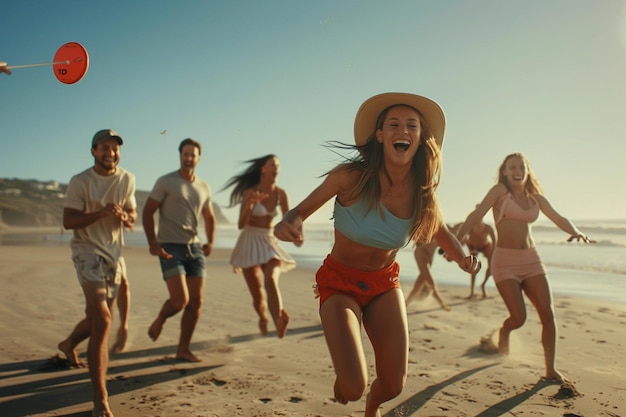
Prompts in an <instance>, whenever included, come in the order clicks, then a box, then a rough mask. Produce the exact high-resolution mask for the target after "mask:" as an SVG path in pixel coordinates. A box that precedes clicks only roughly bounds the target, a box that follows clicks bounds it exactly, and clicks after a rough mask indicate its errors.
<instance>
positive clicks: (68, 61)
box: [52, 42, 89, 84]
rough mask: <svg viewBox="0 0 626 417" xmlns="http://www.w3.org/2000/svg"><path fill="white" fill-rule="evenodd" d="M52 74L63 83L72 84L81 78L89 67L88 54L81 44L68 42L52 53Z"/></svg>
mask: <svg viewBox="0 0 626 417" xmlns="http://www.w3.org/2000/svg"><path fill="white" fill-rule="evenodd" d="M52 69H53V71H54V76H55V77H56V78H57V80H59V81H61V82H62V83H63V84H74V83H77V82H79V81H80V80H82V79H83V77H84V76H85V74H87V70H88V69H89V54H88V53H87V50H86V49H85V47H84V46H83V45H81V44H80V43H77V42H68V43H66V44H64V45H63V46H61V47H60V48H59V50H58V51H57V53H56V54H55V55H54V64H53V65H52Z"/></svg>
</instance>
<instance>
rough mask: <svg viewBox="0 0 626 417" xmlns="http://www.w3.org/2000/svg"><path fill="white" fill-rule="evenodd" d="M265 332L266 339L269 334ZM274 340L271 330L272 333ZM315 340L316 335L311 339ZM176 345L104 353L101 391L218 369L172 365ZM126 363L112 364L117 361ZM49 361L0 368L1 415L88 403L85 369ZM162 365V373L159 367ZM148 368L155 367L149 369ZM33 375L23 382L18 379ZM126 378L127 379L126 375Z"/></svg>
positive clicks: (198, 346) (203, 346) (83, 416)
mask: <svg viewBox="0 0 626 417" xmlns="http://www.w3.org/2000/svg"><path fill="white" fill-rule="evenodd" d="M307 333H319V334H322V328H321V326H319V325H317V326H307V327H300V328H290V329H289V331H288V335H296V334H307ZM271 335H272V333H270V334H269V335H268V336H271ZM273 335H274V336H275V332H273ZM268 336H261V335H258V334H249V335H240V336H233V337H229V338H228V339H225V340H208V341H201V342H194V343H192V345H191V348H192V350H196V351H202V350H207V349H210V348H211V347H214V346H216V345H219V344H237V343H245V342H250V341H253V340H258V339H261V338H266V337H268ZM311 337H317V335H311ZM175 352H176V345H171V346H160V347H155V348H150V349H142V350H137V351H129V352H122V353H118V354H111V355H110V363H109V369H108V380H107V388H108V391H109V396H111V397H113V396H115V395H118V394H123V393H127V392H131V391H135V390H140V389H143V388H146V387H150V386H153V385H157V384H161V383H167V382H171V381H173V380H176V379H178V378H184V377H190V376H194V375H197V374H201V373H203V372H207V371H211V370H212V369H216V368H219V367H221V366H223V365H222V364H212V365H202V363H200V364H198V363H194V364H191V363H189V362H183V361H177V360H176V359H175V358H174V357H173V356H168V355H173V354H174V353H175ZM129 359H130V360H134V361H131V362H132V363H129V364H123V365H116V364H115V363H116V362H118V361H121V360H124V361H128V360H129ZM49 362H50V360H48V359H43V360H32V361H23V362H13V363H6V364H0V409H1V410H2V417H12V416H15V417H18V416H20V417H21V416H24V415H31V414H41V413H46V412H51V411H52V410H57V409H61V408H67V407H71V406H75V405H78V404H83V403H90V402H91V400H92V398H91V381H90V380H89V374H88V371H87V369H76V368H69V369H68V368H63V367H59V368H54V367H50V366H49ZM163 366H166V367H167V369H163ZM151 368H158V370H156V371H152V372H151V371H150V369H151ZM33 374H36V375H37V378H36V379H35V380H32V379H33V378H29V381H28V382H23V381H20V380H19V379H20V378H21V377H25V376H29V375H33ZM129 374H131V375H132V376H126V375H129ZM55 415H57V416H58V417H90V416H91V411H81V412H72V413H70V414H64V415H61V414H55Z"/></svg>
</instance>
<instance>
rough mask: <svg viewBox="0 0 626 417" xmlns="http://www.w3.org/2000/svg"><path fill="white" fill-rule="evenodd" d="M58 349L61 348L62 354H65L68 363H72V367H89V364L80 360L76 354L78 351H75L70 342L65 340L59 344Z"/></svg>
mask: <svg viewBox="0 0 626 417" xmlns="http://www.w3.org/2000/svg"><path fill="white" fill-rule="evenodd" d="M57 347H58V348H59V350H60V351H61V352H63V354H64V355H65V358H66V359H67V361H68V362H69V363H70V365H71V366H75V367H77V368H85V367H87V364H86V363H85V362H83V361H81V360H80V359H78V354H77V353H76V349H74V347H73V346H72V344H71V343H70V342H69V341H67V340H64V341H62V342H61V343H59V344H58V345H57Z"/></svg>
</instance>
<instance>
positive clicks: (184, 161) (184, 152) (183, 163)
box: [180, 145, 200, 171]
mask: <svg viewBox="0 0 626 417" xmlns="http://www.w3.org/2000/svg"><path fill="white" fill-rule="evenodd" d="M198 162H200V149H198V147H197V146H194V145H184V146H183V147H182V148H181V150H180V167H181V168H182V169H184V170H188V171H193V170H194V169H196V166H197V165H198Z"/></svg>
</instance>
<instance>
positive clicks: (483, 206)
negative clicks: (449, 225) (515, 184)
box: [456, 184, 507, 242]
mask: <svg viewBox="0 0 626 417" xmlns="http://www.w3.org/2000/svg"><path fill="white" fill-rule="evenodd" d="M506 192H507V191H506V187H505V186H504V185H502V184H496V185H494V186H493V187H491V189H490V190H489V192H487V195H485V198H483V201H481V202H480V204H479V205H478V206H476V209H475V210H474V211H472V212H471V213H470V214H469V215H468V216H467V219H465V221H464V222H463V225H462V226H461V228H460V229H459V230H458V232H457V233H456V237H457V238H458V239H459V240H460V241H461V242H462V241H463V239H464V238H465V236H466V235H467V234H468V233H469V231H470V230H472V227H474V225H475V224H476V223H478V222H479V221H481V220H482V218H483V217H485V214H487V212H488V211H489V209H490V208H492V207H493V206H494V204H495V203H496V201H497V199H498V198H499V197H500V196H502V195H504V194H506Z"/></svg>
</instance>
